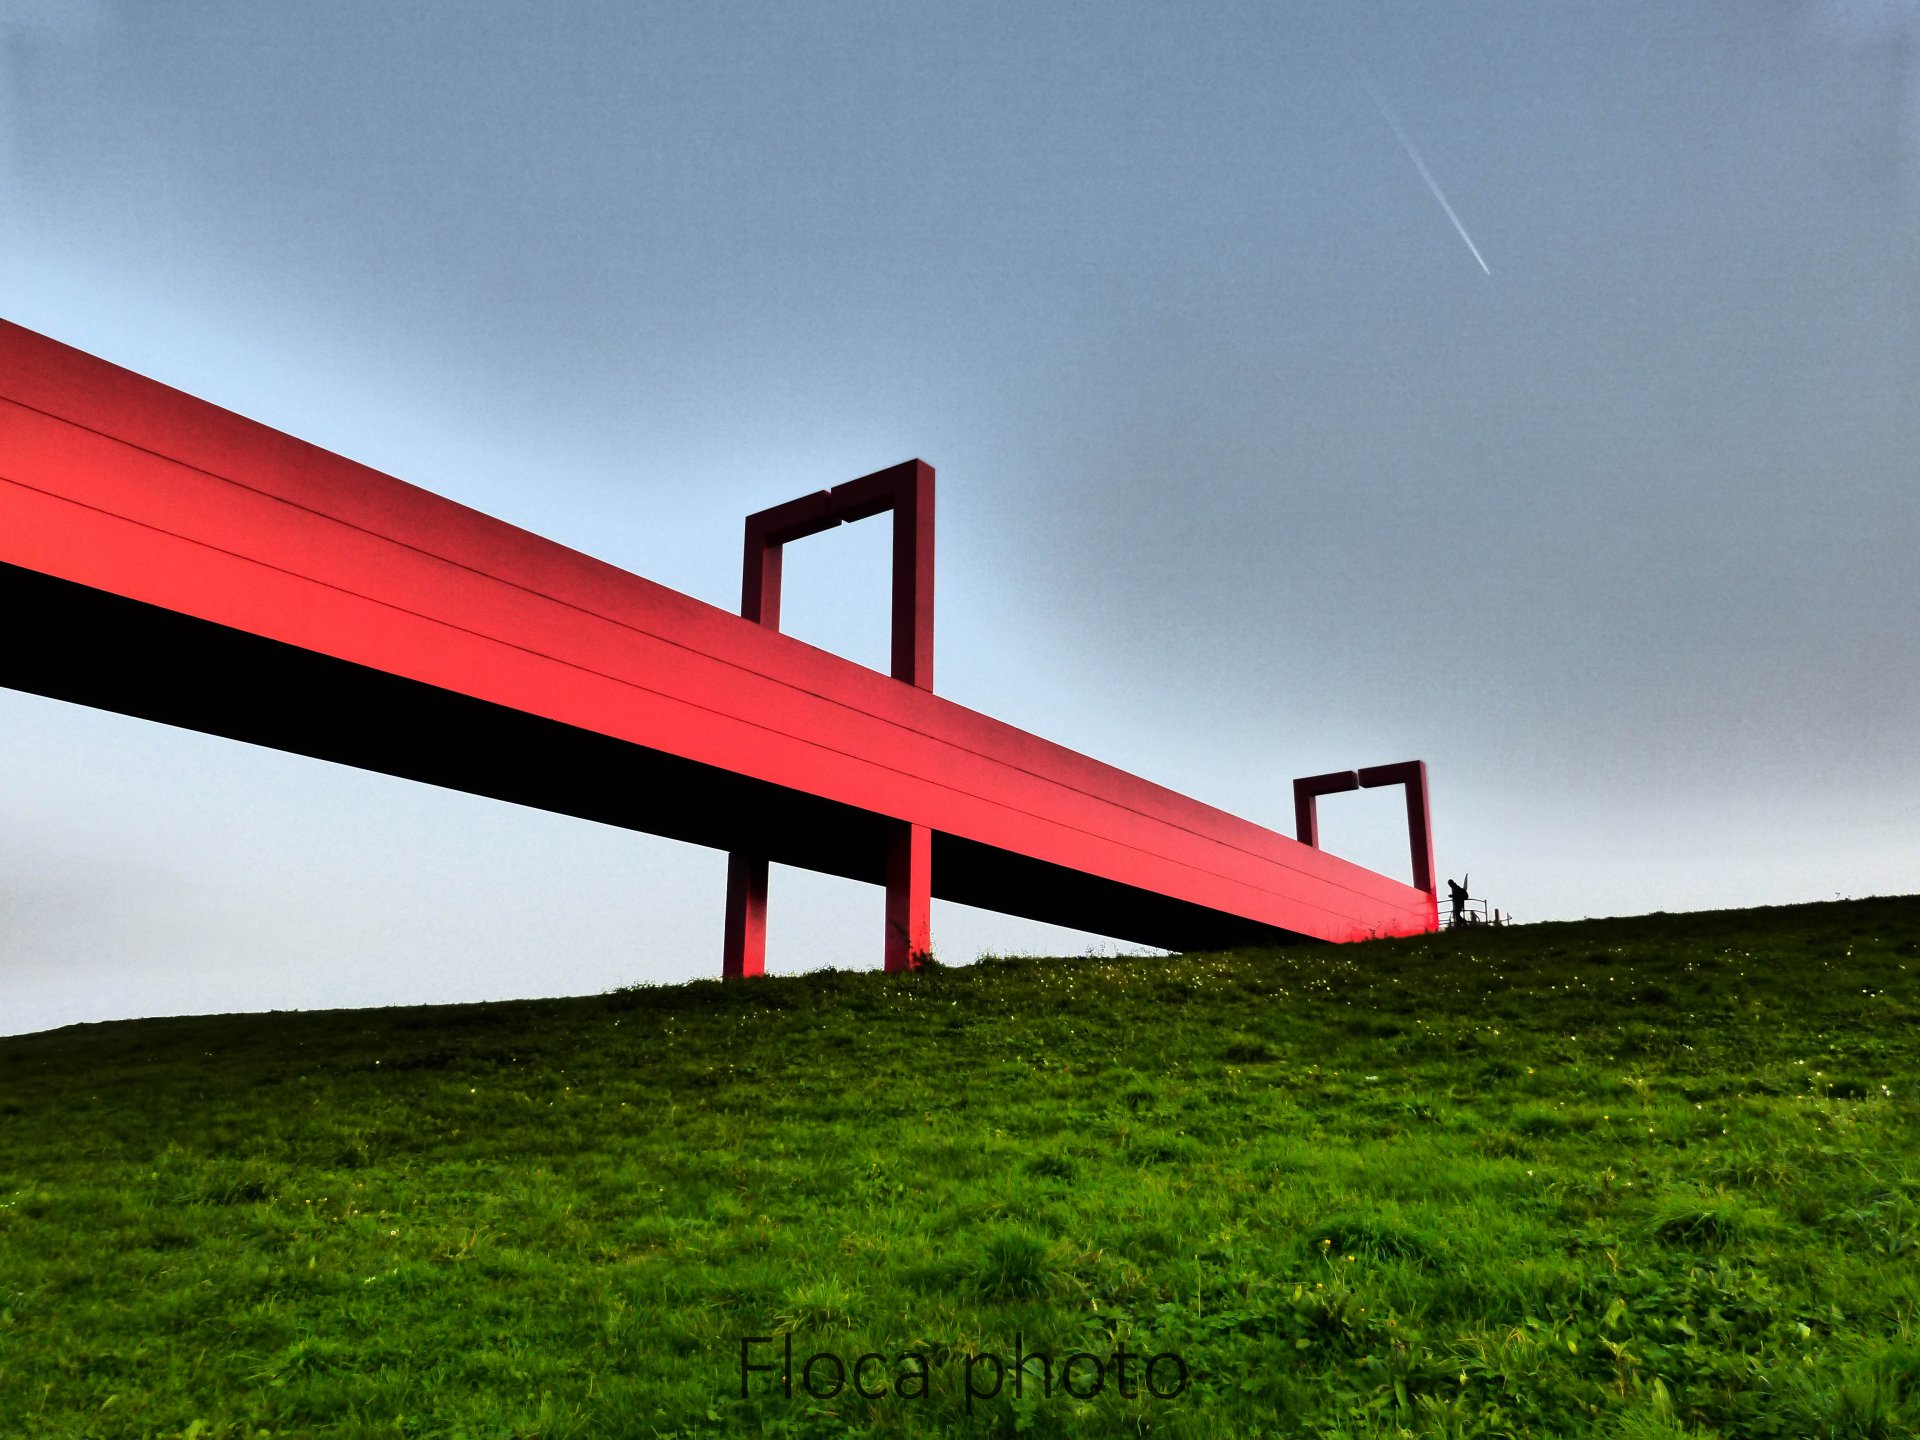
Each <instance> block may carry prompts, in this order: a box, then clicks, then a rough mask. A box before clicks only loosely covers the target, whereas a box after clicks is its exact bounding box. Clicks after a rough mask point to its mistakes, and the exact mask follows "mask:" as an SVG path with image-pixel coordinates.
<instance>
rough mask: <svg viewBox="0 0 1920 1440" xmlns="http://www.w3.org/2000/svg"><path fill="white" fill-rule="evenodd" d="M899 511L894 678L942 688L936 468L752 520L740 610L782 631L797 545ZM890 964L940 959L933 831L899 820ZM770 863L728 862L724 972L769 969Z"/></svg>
mask: <svg viewBox="0 0 1920 1440" xmlns="http://www.w3.org/2000/svg"><path fill="white" fill-rule="evenodd" d="M889 510H891V511H892V512H893V678H894V679H896V680H904V681H905V682H906V683H907V684H909V685H914V686H917V687H919V688H920V689H922V690H931V689H933V467H932V466H931V465H928V464H926V463H925V462H923V461H920V460H909V461H907V462H906V463H905V464H903V465H895V466H892V467H891V468H889V469H886V470H879V471H876V472H875V473H873V474H872V475H864V476H862V477H861V478H860V479H858V480H849V481H848V482H847V483H846V484H844V485H836V486H834V487H833V489H831V490H817V491H815V492H814V493H813V494H811V495H802V496H801V497H800V498H799V499H798V500H789V501H788V502H787V503H786V504H784V505H775V506H773V507H772V508H771V509H767V510H761V511H759V512H757V513H755V514H752V515H749V516H748V517H747V538H746V554H745V555H744V557H743V560H742V565H741V575H740V614H741V617H742V618H743V619H747V620H751V621H753V623H754V624H756V625H764V626H766V627H767V628H768V629H769V630H778V629H779V628H780V563H781V555H782V547H783V546H785V545H786V544H787V542H788V541H790V540H801V539H804V538H805V537H807V536H808V535H818V534H819V533H820V532H821V531H823V530H831V529H833V527H834V526H836V525H842V524H851V523H853V522H854V521H856V520H865V519H868V518H870V517H871V516H874V515H883V514H885V513H886V512H887V511H889ZM886 844H887V862H886V863H887V879H886V886H887V929H886V947H885V962H884V963H885V966H886V968H887V969H888V970H910V969H913V968H914V967H915V966H917V965H918V964H919V963H920V957H921V956H923V955H927V954H929V953H931V951H932V949H933V942H932V913H931V912H932V908H933V881H932V868H933V836H932V832H931V831H929V830H928V829H927V827H926V826H924V825H915V824H913V823H911V822H901V821H896V822H894V824H893V826H892V827H891V829H890V832H889V834H888V836H887V841H886ZM766 965H767V857H766V855H765V854H764V853H761V852H759V851H750V850H734V851H731V852H730V853H729V854H728V856H727V925H726V941H725V948H724V952H723V954H722V957H721V963H720V973H721V974H722V975H724V976H726V977H727V978H728V979H738V978H740V977H743V976H748V975H760V974H763V973H765V970H766Z"/></svg>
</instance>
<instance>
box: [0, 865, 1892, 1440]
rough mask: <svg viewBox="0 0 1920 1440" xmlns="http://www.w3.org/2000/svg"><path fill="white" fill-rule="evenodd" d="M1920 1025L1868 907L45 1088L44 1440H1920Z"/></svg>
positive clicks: (25, 1047)
mask: <svg viewBox="0 0 1920 1440" xmlns="http://www.w3.org/2000/svg"><path fill="white" fill-rule="evenodd" d="M1917 970H1920V899H1898V900H1865V901H1855V902H1845V903H1837V904H1830V905H1813V906H1804V907H1795V908H1783V909H1772V910H1759V911H1747V912H1733V913H1724V914H1702V915H1686V916H1651V917H1647V918H1643V919H1635V920H1613V921H1595V922H1587V923H1581V924H1566V925H1538V926H1529V927H1524V928H1515V929H1509V930H1504V931H1479V932H1467V933H1460V934H1455V935H1452V936H1442V937H1429V938H1425V939H1421V940H1415V941H1390V942H1376V943H1371V944H1367V945H1356V946H1351V947H1345V948H1338V949H1335V948H1302V949H1297V950H1290V951H1281V952H1270V953H1260V954H1252V953H1249V954H1231V955H1221V956H1189V957H1180V958H1173V959H1166V960H1155V959H1148V960H1143V959H1124V960H1091V959H1082V960H1013V961H996V962H986V963H982V964H980V965H977V966H973V967H969V968H966V969H960V970H933V971H929V972H924V973H921V974H918V975H913V976H902V977H886V976H881V975H878V974H871V973H865V974H856V973H826V974H820V975H811V976H805V977H800V978H793V979H770V980H765V981H762V982H757V983H753V984H747V985H737V986H722V985H720V984H719V983H717V982H715V983H701V984H694V985H687V986H679V987H671V988H658V989H638V990H633V991H626V992H620V993H617V994H613V995H609V996H603V997H597V998H588V999H579V1000H564V1001H550V1002H534V1003H513V1004H500V1005H484V1006H460V1007H441V1008H431V1009H393V1010H377V1011H360V1012H352V1011H348V1012H334V1013H306V1014H273V1015H245V1016H222V1017H217V1018H205V1019H181V1020H154V1021H141V1022H132V1023H122V1024H109V1025H93V1026H84V1027H78V1028H74V1029H69V1030H63V1031H57V1032H52V1033H49V1034H45V1035H37V1036H28V1037H23V1038H17V1039H11V1040H0V1433H8V1434H14V1433H17V1434H21V1435H29V1434H30V1435H33V1436H67V1435H73V1436H80V1435H86V1436H94V1435H98V1436H183V1435H184V1436H190V1437H196V1440H198V1437H211V1436H256V1435H260V1434H272V1435H276V1436H288V1435H313V1436H400V1435H406V1436H415V1435H418V1436H427V1435H434V1436H465V1437H470V1440H480V1437H495V1436H499V1437H505V1436H553V1437H559V1436H615V1437H619V1436H647V1437H651V1436H695V1435H723V1434H724V1435H747V1434H763V1435H791V1436H809V1435H837V1434H843V1433H849V1432H860V1433H878V1434H886V1435H934V1434H960V1435H1004V1434H1013V1433H1019V1434H1029V1435H1035V1436H1045V1435H1088V1436H1094V1435H1100V1436H1106V1435H1118V1434H1123V1433H1125V1434H1145V1435H1155V1436H1194V1437H1198V1436H1232V1435H1245V1436H1254V1435H1272V1436H1309V1435H1311V1436H1362V1435H1366V1436H1403V1435H1418V1436H1477V1435H1486V1436H1517V1435H1528V1436H1568V1435H1587V1434H1600V1435H1619V1436H1628V1437H1651V1436H1678V1435H1694V1436H1727V1437H1733V1436H1740V1437H1747V1436H1791V1437H1811V1436H1887V1437H1892V1436H1913V1435H1916V1434H1920V1336H1917V1335H1916V1331H1915V1307H1916V1301H1917V1300H1920V1266H1916V1265H1915V1263H1914V1262H1915V1258H1916V1250H1915V1241H1916V1237H1917V1236H1920V1126H1917V1125H1916V1117H1917V1116H1920V1111H1917V1110H1916V1108H1915V1104H1914V1096H1913V1094H1912V1089H1911V1087H1912V1085H1913V1083H1914V1079H1915V1077H1916V1076H1917V1075H1920V1023H1916V1022H1920V987H1916V984H1915V980H1916V971H1917ZM756 1336H758V1337H769V1341H768V1343H766V1344H764V1345H760V1346H758V1347H756V1348H755V1349H754V1350H753V1352H752V1357H753V1359H754V1361H755V1363H774V1364H776V1365H777V1364H778V1363H779V1361H780V1359H781V1356H782V1353H783V1346H784V1345H785V1343H786V1341H787V1340H788V1338H791V1340H792V1341H793V1343H794V1346H795V1360H796V1362H798V1361H801V1360H804V1359H805V1358H806V1357H807V1356H808V1355H811V1354H813V1353H815V1352H821V1351H824V1352H829V1353H832V1354H834V1355H835V1356H836V1357H837V1359H838V1361H839V1363H840V1364H841V1365H842V1366H851V1365H852V1363H853V1362H854V1361H855V1360H856V1359H857V1357H859V1356H860V1355H861V1354H863V1353H866V1352H870V1351H871V1352H875V1353H877V1354H879V1355H880V1356H881V1357H883V1358H882V1361H881V1362H873V1361H869V1362H867V1365H866V1366H865V1367H864V1368H863V1369H862V1370H861V1371H860V1372H859V1374H860V1379H861V1381H862V1383H863V1384H864V1386H865V1387H866V1388H867V1389H868V1390H869V1391H873V1390H879V1389H883V1388H884V1389H887V1390H888V1392H889V1393H887V1394H886V1395H885V1396H884V1397H883V1398H880V1399H863V1398H861V1397H859V1396H857V1395H855V1394H854V1392H853V1390H852V1388H851V1383H850V1379H851V1377H849V1382H848V1383H847V1385H846V1386H845V1388H843V1389H841V1391H840V1393H839V1394H837V1395H834V1396H832V1397H831V1398H820V1399H816V1398H812V1397H809V1396H808V1395H807V1394H806V1392H805V1388H804V1384H803V1376H802V1375H800V1374H795V1375H794V1376H793V1395H792V1396H791V1397H789V1396H788V1395H787V1394H786V1393H785V1392H784V1390H783V1388H782V1386H781V1383H780V1380H781V1377H780V1375H779V1373H778V1372H777V1371H775V1372H771V1373H755V1374H753V1375H752V1376H751V1377H750V1381H751V1383H750V1385H749V1394H748V1395H747V1397H746V1398H744V1399H743V1398H741V1394H740V1390H741V1371H740V1344H741V1341H742V1339H743V1338H747V1337H756ZM1016 1336H1017V1337H1018V1339H1019V1342H1020V1344H1021V1345H1022V1346H1023V1347H1024V1350H1025V1351H1027V1352H1029V1353H1030V1352H1034V1351H1040V1352H1043V1353H1046V1354H1048V1355H1049V1356H1050V1357H1051V1362H1052V1364H1051V1369H1050V1370H1049V1372H1048V1373H1049V1374H1051V1375H1052V1377H1053V1380H1054V1389H1053V1391H1052V1393H1051V1394H1050V1395H1048V1394H1045V1393H1043V1391H1042V1376H1041V1374H1040V1369H1039V1367H1038V1366H1034V1367H1030V1368H1029V1369H1028V1370H1027V1371H1026V1372H1024V1380H1025V1383H1024V1385H1023V1387H1022V1393H1021V1395H1020V1397H1019V1398H1018V1399H1017V1400H1016V1399H1015V1398H1014V1397H1013V1395H1012V1386H1011V1381H1010V1377H1009V1378H1008V1379H1007V1380H1006V1381H1004V1382H1003V1383H1002V1385H1001V1389H1000V1393H999V1394H998V1395H996V1396H993V1397H991V1398H975V1399H973V1400H972V1401H971V1408H970V1409H969V1398H968V1396H967V1393H966V1391H967V1388H968V1387H967V1383H966V1382H967V1380H968V1378H971V1379H972V1381H973V1388H974V1389H975V1390H976V1391H985V1390H986V1389H988V1388H989V1386H990V1384H991V1383H992V1380H993V1378H994V1377H993V1373H992V1368H991V1366H990V1365H989V1364H988V1363H987V1362H986V1361H985V1360H982V1359H975V1360H974V1362H973V1365H972V1368H971V1369H969V1367H968V1359H969V1357H970V1356H978V1355H982V1354H991V1355H994V1356H998V1357H1002V1358H1003V1359H1005V1360H1008V1361H1010V1359H1011V1352H1012V1350H1013V1347H1014V1344H1015V1340H1016ZM1116 1343H1118V1344H1124V1345H1125V1346H1126V1347H1127V1349H1128V1353H1129V1356H1130V1357H1136V1358H1132V1359H1131V1360H1130V1362H1129V1368H1128V1372H1127V1379H1128V1382H1129V1386H1128V1388H1130V1389H1131V1391H1132V1394H1131V1396H1130V1397H1129V1396H1127V1395H1123V1394H1122V1393H1120V1390H1121V1384H1120V1380H1119V1378H1118V1377H1116V1376H1115V1375H1113V1374H1112V1373H1111V1370H1108V1371H1106V1372H1103V1382H1102V1383H1103V1388H1102V1389H1101V1391H1100V1393H1099V1394H1097V1395H1095V1396H1094V1397H1093V1398H1091V1399H1076V1398H1075V1397H1074V1396H1073V1395H1070V1394H1067V1393H1065V1392H1063V1390H1062V1389H1061V1388H1060V1382H1061V1377H1060V1375H1059V1373H1058V1372H1059V1366H1060V1363H1061V1361H1062V1360H1064V1358H1065V1357H1066V1356H1067V1355H1068V1354H1070V1353H1073V1352H1085V1353H1086V1354H1088V1355H1091V1356H1094V1357H1096V1358H1097V1359H1099V1360H1100V1361H1102V1362H1103V1363H1106V1364H1108V1365H1109V1366H1110V1365H1111V1360H1112V1356H1113V1353H1114V1348H1115V1345H1116ZM1143 1352H1144V1353H1146V1354H1171V1355H1176V1356H1178V1357H1179V1358H1180V1360H1181V1362H1182V1363H1183V1364H1184V1365H1185V1366H1186V1367H1187V1370H1188V1380H1187V1384H1186V1386H1185V1388H1184V1389H1183V1390H1181V1391H1180V1393H1178V1394H1175V1395H1173V1396H1172V1397H1171V1398H1164V1399H1163V1398H1155V1397H1154V1396H1153V1395H1151V1394H1148V1393H1146V1392H1145V1389H1144V1385H1143V1375H1142V1371H1141V1366H1140V1363H1139V1360H1138V1358H1137V1357H1138V1356H1139V1355H1140V1354H1141V1353H1143ZM902 1357H918V1358H917V1359H915V1358H905V1359H903V1358H902ZM923 1365H924V1368H925V1371H926V1374H927V1377H928V1392H929V1393H927V1394H926V1395H924V1396H916V1395H912V1394H907V1395H904V1396H903V1395H901V1394H897V1393H892V1392H893V1389H894V1388H895V1387H901V1386H902V1385H903V1382H904V1388H905V1389H907V1390H909V1391H911V1390H912V1389H914V1388H916V1387H915V1385H914V1382H913V1379H912V1376H913V1374H914V1372H915V1371H916V1369H918V1368H920V1367H921V1366H923ZM1076 1365H1077V1369H1076V1370H1075V1371H1074V1372H1073V1373H1072V1375H1071V1376H1070V1377H1069V1378H1070V1379H1071V1380H1072V1382H1073V1385H1074V1388H1076V1389H1078V1390H1080V1391H1082V1392H1086V1391H1089V1390H1090V1389H1091V1388H1092V1385H1093V1382H1094V1378H1095V1371H1094V1370H1093V1369H1092V1368H1091V1365H1092V1362H1091V1361H1088V1360H1082V1361H1079V1362H1076ZM812 1378H813V1380H814V1386H815V1389H817V1390H827V1389H829V1388H830V1387H831V1383H832V1380H833V1367H832V1365H830V1364H829V1363H828V1362H826V1361H821V1362H818V1363H817V1364H816V1366H815V1368H814V1370H813V1371H812ZM1156 1379H1157V1382H1158V1388H1160V1389H1161V1390H1163V1391H1166V1390H1171V1389H1174V1388H1176V1387H1175V1380H1176V1379H1177V1372H1176V1370H1175V1368H1174V1366H1173V1363H1172V1362H1171V1361H1166V1360H1162V1361H1160V1362H1158V1368H1157V1370H1156Z"/></svg>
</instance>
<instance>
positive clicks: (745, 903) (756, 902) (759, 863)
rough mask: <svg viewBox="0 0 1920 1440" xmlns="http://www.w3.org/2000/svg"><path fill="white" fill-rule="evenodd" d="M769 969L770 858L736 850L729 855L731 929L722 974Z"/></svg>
mask: <svg viewBox="0 0 1920 1440" xmlns="http://www.w3.org/2000/svg"><path fill="white" fill-rule="evenodd" d="M766 969H767V861H766V857H765V856H761V855H749V854H745V853H743V852H741V851H738V850H735V851H733V852H732V853H731V854H729V855H728V856H727V933H726V941H725V945H724V948H723V949H722V951H721V956H720V975H721V978H722V979H725V980H742V979H746V978H748V977H749V976H753V975H764V974H765V973H766Z"/></svg>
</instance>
